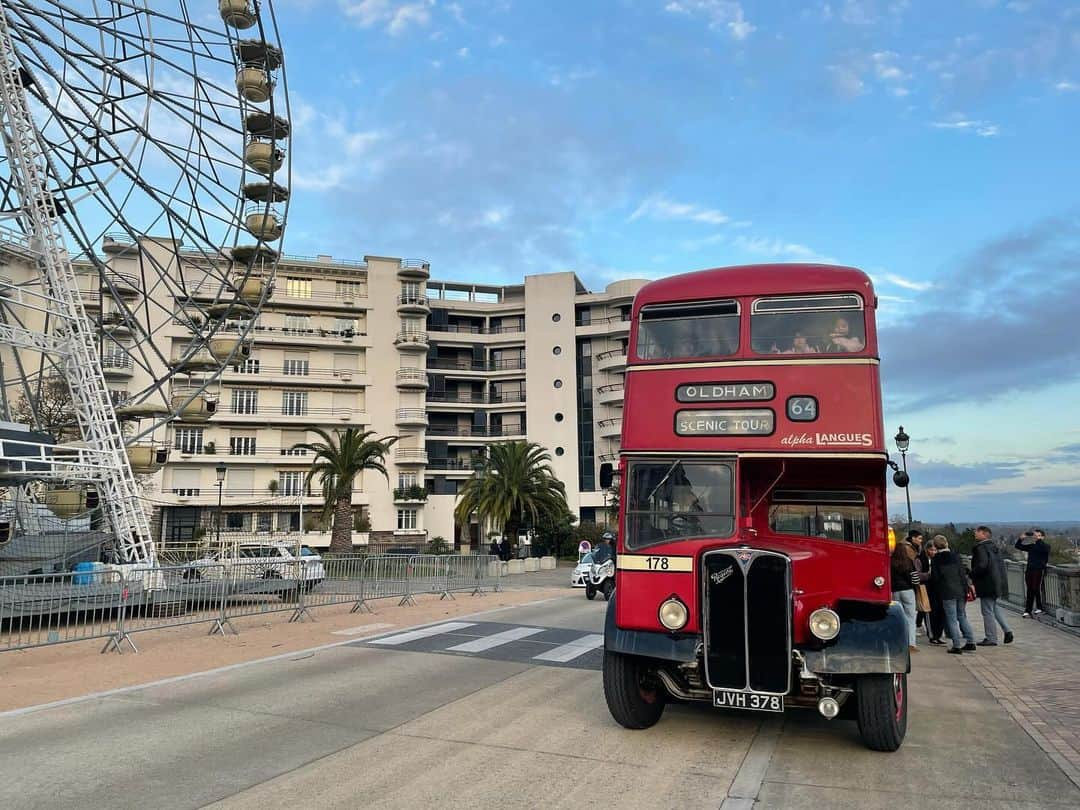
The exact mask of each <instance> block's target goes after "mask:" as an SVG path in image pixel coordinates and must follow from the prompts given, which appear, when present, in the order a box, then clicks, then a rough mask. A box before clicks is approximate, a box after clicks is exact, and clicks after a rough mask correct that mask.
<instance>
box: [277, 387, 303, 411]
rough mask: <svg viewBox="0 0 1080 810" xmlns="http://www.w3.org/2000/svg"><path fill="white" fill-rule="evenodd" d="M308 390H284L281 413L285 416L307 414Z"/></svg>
mask: <svg viewBox="0 0 1080 810" xmlns="http://www.w3.org/2000/svg"><path fill="white" fill-rule="evenodd" d="M307 412H308V395H307V391H282V392H281V413H282V414H283V415H284V416H307Z"/></svg>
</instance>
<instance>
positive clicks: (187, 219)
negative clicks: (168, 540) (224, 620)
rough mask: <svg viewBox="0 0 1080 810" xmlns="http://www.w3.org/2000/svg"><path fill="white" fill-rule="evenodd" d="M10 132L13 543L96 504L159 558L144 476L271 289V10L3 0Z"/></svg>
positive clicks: (5, 313) (6, 156) (138, 553)
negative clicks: (169, 429) (168, 432)
mask: <svg viewBox="0 0 1080 810" xmlns="http://www.w3.org/2000/svg"><path fill="white" fill-rule="evenodd" d="M0 134H2V137H3V154H2V155H0V420H6V423H8V426H7V428H5V429H4V430H3V431H0V487H7V493H8V498H7V500H6V503H7V507H6V509H7V511H5V512H4V513H3V514H2V515H0V544H3V543H9V544H10V543H15V542H16V540H18V539H19V538H20V537H21V538H23V539H24V541H26V542H27V543H29V542H32V541H36V542H39V543H40V542H41V541H42V538H43V537H45V536H46V535H49V534H50V533H52V534H55V533H56V531H57V527H56V526H45V525H43V524H42V521H43V519H44V518H43V517H42V516H43V515H46V517H49V516H52V517H56V518H59V519H61V521H63V520H64V519H70V518H72V517H73V516H76V515H81V514H83V513H86V512H88V510H92V509H94V508H95V507H97V508H99V509H100V512H101V513H102V514H104V516H105V517H106V518H107V521H106V522H105V523H104V524H103V525H99V526H98V527H97V528H99V529H106V530H107V532H106V533H107V534H109V536H110V539H111V540H112V545H113V550H114V551H115V558H116V559H117V561H120V562H140V563H145V562H153V561H154V559H155V550H154V545H153V541H152V539H151V534H150V528H149V520H148V518H147V514H146V510H145V509H144V507H143V501H142V499H141V497H140V494H139V482H138V480H137V478H136V475H138V474H144V473H151V472H154V471H156V470H157V469H160V467H161V466H162V465H163V464H164V463H165V461H166V459H167V454H168V446H167V445H166V444H165V443H164V442H163V441H162V439H163V438H164V425H165V424H166V423H168V422H170V421H172V420H176V419H180V420H184V421H187V422H199V421H206V420H207V419H209V418H210V417H211V416H212V414H213V413H214V412H215V410H216V406H217V402H216V399H215V395H214V394H213V390H215V386H216V381H217V379H218V377H219V376H220V374H221V372H222V370H223V369H224V368H225V367H226V366H229V365H236V364H239V363H242V362H243V360H244V358H245V357H246V356H247V354H248V353H249V352H250V348H249V345H250V344H249V332H250V331H251V330H252V328H253V325H254V323H255V321H256V317H257V315H258V313H259V310H260V309H261V307H262V305H263V304H264V302H265V301H266V299H267V297H268V296H269V295H270V293H271V291H272V288H273V282H274V274H275V271H276V266H277V259H278V256H279V250H280V242H281V238H282V235H283V231H284V228H285V222H286V217H287V212H288V204H289V157H288V148H287V147H288V143H289V138H290V135H291V127H290V119H289V109H288V95H287V87H286V82H285V74H284V70H283V50H282V47H281V44H280V41H279V36H278V27H277V22H276V19H275V16H274V9H273V6H272V4H271V3H270V2H269V0H218V4H217V8H216V9H215V8H214V7H213V4H212V2H210V0H202V1H201V2H197V3H191V2H187V0H176V1H175V2H168V0H4V2H3V6H2V14H0ZM41 507H44V509H43V508H41ZM45 522H48V521H47V520H45ZM99 523H100V521H99ZM61 528H63V526H61ZM69 534H70V532H69ZM25 544H26V543H24V545H25ZM23 553H25V552H23ZM0 573H3V571H2V570H0Z"/></svg>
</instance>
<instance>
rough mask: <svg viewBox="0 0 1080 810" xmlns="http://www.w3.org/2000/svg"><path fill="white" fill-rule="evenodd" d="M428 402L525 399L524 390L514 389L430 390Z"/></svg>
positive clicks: (511, 401) (509, 402) (518, 401)
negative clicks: (483, 391) (487, 390)
mask: <svg viewBox="0 0 1080 810" xmlns="http://www.w3.org/2000/svg"><path fill="white" fill-rule="evenodd" d="M426 399H427V402H428V404H429V405H434V406H439V405H450V406H453V405H459V404H460V405H519V404H521V403H523V402H524V401H525V392H524V391H512V392H505V393H501V392H498V391H490V392H488V393H475V392H472V391H452V392H446V391H428V393H427V397H426Z"/></svg>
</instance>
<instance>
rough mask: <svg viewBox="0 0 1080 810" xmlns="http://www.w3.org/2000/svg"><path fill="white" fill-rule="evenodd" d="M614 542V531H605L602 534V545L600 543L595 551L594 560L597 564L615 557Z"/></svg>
mask: <svg viewBox="0 0 1080 810" xmlns="http://www.w3.org/2000/svg"><path fill="white" fill-rule="evenodd" d="M614 542H615V534H614V533H613V532H604V533H603V534H602V535H600V545H598V546H597V547H596V551H595V552H593V562H594V563H595V564H596V565H600V564H601V563H606V562H607V561H608V560H614V559H615V547H614V545H613V544H614Z"/></svg>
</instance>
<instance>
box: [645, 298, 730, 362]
mask: <svg viewBox="0 0 1080 810" xmlns="http://www.w3.org/2000/svg"><path fill="white" fill-rule="evenodd" d="M738 350H739V303H738V302H737V301H706V302H700V303H693V304H661V305H657V306H648V307H644V308H642V310H641V322H640V326H639V328H638V338H637V356H638V357H639V358H641V359H642V360H680V359H687V358H693V357H727V356H729V355H732V354H735V352H737V351H738Z"/></svg>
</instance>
